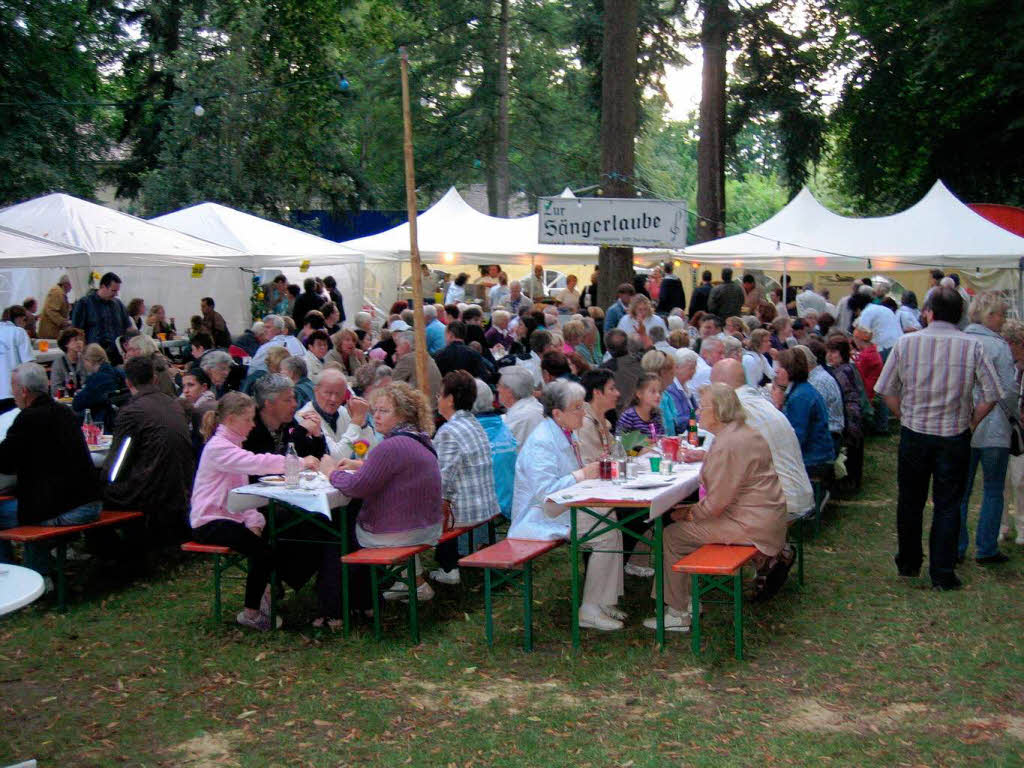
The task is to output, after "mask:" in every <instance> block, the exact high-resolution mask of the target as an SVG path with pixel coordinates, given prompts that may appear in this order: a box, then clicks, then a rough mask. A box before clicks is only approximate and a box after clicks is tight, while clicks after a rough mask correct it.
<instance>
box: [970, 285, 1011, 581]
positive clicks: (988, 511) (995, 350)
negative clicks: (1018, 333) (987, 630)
mask: <svg viewBox="0 0 1024 768" xmlns="http://www.w3.org/2000/svg"><path fill="white" fill-rule="evenodd" d="M1007 308H1008V307H1007V304H1006V300H1005V299H1004V298H1003V297H1002V296H1001V295H1000V294H999V293H997V292H996V291H983V292H982V293H979V294H978V295H977V296H975V297H974V300H973V301H971V307H970V310H969V317H970V319H971V323H970V325H968V326H967V327H966V328H965V329H964V333H966V334H968V335H969V336H970V337H971V338H972V339H978V340H979V341H980V342H981V345H982V346H983V347H984V348H985V357H987V358H988V359H989V360H990V361H991V362H992V365H993V366H994V367H995V370H996V374H997V375H998V376H999V383H1000V384H1001V385H1002V388H1003V393H1004V394H1005V397H1004V398H1003V399H1002V400H1000V401H999V402H998V403H997V404H996V407H995V408H993V409H992V410H991V411H990V412H989V414H988V415H987V416H986V417H985V418H984V419H982V420H981V423H980V424H978V426H977V427H976V428H975V430H974V434H973V435H972V436H971V460H970V463H969V464H968V465H967V488H966V490H965V491H964V497H963V501H962V502H961V504H960V543H959V549H958V551H957V554H958V555H959V557H960V558H961V559H962V558H963V557H964V556H965V555H966V553H967V545H968V543H969V538H970V534H969V532H968V527H967V503H968V500H969V499H970V498H971V489H972V488H973V486H974V475H975V473H976V472H977V469H978V464H981V474H982V477H983V483H984V486H983V490H982V494H981V511H980V512H979V513H978V527H977V530H976V531H975V535H974V558H975V560H976V561H977V562H978V563H979V564H980V565H988V564H992V563H1004V562H1006V561H1007V560H1009V557H1007V556H1006V555H1005V554H1003V553H1002V552H1000V551H999V524H1000V522H1001V521H1002V518H1003V490H1004V487H1005V485H1006V470H1007V467H1008V466H1009V461H1010V419H1011V418H1012V419H1019V418H1020V407H1019V403H1018V397H1017V392H1018V391H1019V390H1018V388H1017V378H1016V369H1015V368H1014V364H1013V353H1012V352H1011V351H1010V345H1009V344H1007V343H1006V340H1005V339H1004V338H1003V337H1002V336H1001V335H1000V334H1001V331H1002V329H1003V324H1004V323H1005V322H1006V311H1007Z"/></svg>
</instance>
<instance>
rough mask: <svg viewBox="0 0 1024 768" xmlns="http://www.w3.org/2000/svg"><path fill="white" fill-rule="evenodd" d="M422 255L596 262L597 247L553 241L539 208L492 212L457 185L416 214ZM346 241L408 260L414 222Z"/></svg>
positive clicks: (371, 254) (377, 255) (478, 260)
mask: <svg viewBox="0 0 1024 768" xmlns="http://www.w3.org/2000/svg"><path fill="white" fill-rule="evenodd" d="M416 230H417V238H418V243H419V249H420V258H422V259H423V261H424V262H425V263H431V264H486V263H489V262H493V261H500V262H502V263H515V264H529V263H531V262H532V261H544V262H546V263H551V264H594V263H595V262H596V261H597V248H595V247H594V246H589V245H550V244H548V243H540V242H538V240H537V214H533V215H532V216H523V217H521V218H518V219H502V218H498V217H496V216H488V215H487V214H485V213H480V211H477V210H476V209H474V208H472V207H471V206H470V205H469V203H467V202H466V201H465V200H463V199H462V195H460V194H459V193H458V190H456V189H455V187H451V188H450V189H449V190H448V191H447V192H445V194H444V196H443V197H442V198H441V199H440V200H438V201H437V202H436V203H434V204H433V205H432V206H430V208H428V209H427V210H425V211H424V212H423V213H421V214H420V215H419V217H418V218H417V220H416ZM342 245H346V246H348V247H349V248H353V249H355V250H358V251H363V252H364V253H366V254H367V258H368V259H369V258H374V259H379V260H395V261H405V260H407V259H408V258H409V256H410V253H409V224H408V222H406V223H404V224H399V225H398V226H396V227H392V228H391V229H389V230H387V231H385V232H381V233H379V234H376V235H369V236H368V237H360V238H357V239H355V240H348V241H346V242H344V243H342Z"/></svg>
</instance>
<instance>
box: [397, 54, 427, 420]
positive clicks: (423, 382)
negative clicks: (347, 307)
mask: <svg viewBox="0 0 1024 768" xmlns="http://www.w3.org/2000/svg"><path fill="white" fill-rule="evenodd" d="M398 52H399V60H400V62H401V65H402V123H403V124H404V127H405V141H404V145H405V147H404V149H405V204H406V207H407V208H408V210H409V263H410V265H411V266H412V301H413V328H414V331H413V332H414V334H415V338H416V345H415V350H414V353H415V355H416V383H417V385H418V386H419V388H420V391H422V392H423V393H424V394H426V395H428V396H429V395H430V383H429V380H428V379H427V326H426V324H425V322H424V318H423V276H422V274H421V273H420V247H419V243H418V241H417V239H416V170H415V168H414V166H413V157H412V112H411V111H410V109H409V54H408V52H407V51H406V50H405V46H404V45H403V46H402V47H401V48H399V49H398ZM430 405H431V407H434V405H435V404H434V403H431V404H430Z"/></svg>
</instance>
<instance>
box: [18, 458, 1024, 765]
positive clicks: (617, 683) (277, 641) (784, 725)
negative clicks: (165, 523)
mask: <svg viewBox="0 0 1024 768" xmlns="http://www.w3.org/2000/svg"><path fill="white" fill-rule="evenodd" d="M895 468H896V439H895V438H893V439H891V440H888V439H886V440H882V439H877V440H874V441H873V442H869V446H868V456H867V466H866V470H865V491H864V492H863V493H862V495H861V497H860V498H858V499H857V500H856V501H845V502H841V503H836V504H832V505H830V507H829V508H828V512H827V517H826V523H825V525H824V527H823V529H822V532H821V533H820V535H818V537H817V538H816V539H813V538H812V540H811V541H810V543H809V546H808V550H807V584H806V585H805V587H804V588H803V590H802V591H801V590H798V589H797V585H796V578H795V571H794V573H793V578H792V579H791V580H790V583H789V584H787V585H786V587H785V588H784V589H783V591H782V592H781V593H780V594H779V595H778V596H777V597H776V598H775V599H773V600H772V601H771V602H769V603H767V604H763V605H747V606H745V608H744V610H745V611H746V616H747V624H746V626H747V637H746V651H747V660H746V661H744V662H737V661H735V660H734V659H733V658H732V650H733V648H732V639H731V631H730V627H731V624H730V619H729V610H728V609H726V608H725V607H724V606H723V607H716V608H713V609H711V610H710V613H709V615H708V617H707V621H706V627H707V633H706V638H707V639H706V642H707V643H708V644H709V645H706V647H705V652H704V655H703V657H702V658H701V659H700V660H699V661H698V660H697V659H695V658H694V657H693V655H692V654H691V653H690V644H689V636H688V635H678V634H670V635H669V647H668V649H667V650H666V651H665V652H664V653H658V652H657V651H655V650H654V648H653V633H652V632H649V631H648V630H645V629H644V628H643V627H642V626H640V619H642V618H643V617H644V616H647V615H650V612H651V604H650V601H649V599H648V598H646V597H645V595H646V594H647V591H648V589H649V584H648V583H647V582H644V581H641V580H638V579H634V578H632V577H627V585H626V588H627V592H628V594H627V597H626V607H627V610H629V612H630V621H629V626H628V628H627V630H626V631H625V632H618V633H610V634H602V633H595V632H593V631H587V630H584V645H583V651H582V653H580V654H574V653H573V652H572V648H571V646H570V642H569V607H568V602H569V598H568V593H569V588H568V572H569V567H568V562H567V561H568V557H567V550H566V549H564V548H563V549H559V550H555V552H553V553H551V554H550V555H548V556H546V558H544V559H542V560H540V561H538V564H537V567H536V569H535V574H536V585H535V594H536V596H537V605H536V607H535V642H536V647H537V650H536V652H534V653H532V654H526V653H524V652H523V651H522V649H521V639H522V636H521V627H520V626H518V625H519V624H521V603H520V601H519V600H518V599H516V598H515V597H511V596H510V597H508V598H503V599H500V600H499V601H498V607H497V612H496V620H495V635H496V638H495V639H496V644H495V648H494V650H493V651H489V650H488V648H487V645H486V643H485V642H484V639H483V618H484V616H483V607H482V606H483V600H482V595H481V591H480V582H481V579H480V575H479V574H477V573H472V574H469V578H468V579H467V583H466V584H464V589H459V588H458V587H440V588H438V597H437V598H436V599H435V600H434V601H433V602H432V603H430V604H427V605H426V606H424V608H423V610H422V632H423V642H422V644H421V645H419V646H417V647H413V646H411V645H410V642H409V640H408V634H407V632H406V625H405V610H404V608H402V607H399V606H396V605H392V606H390V607H389V608H388V609H387V610H386V613H385V620H386V625H385V633H386V638H385V640H384V642H382V643H380V644H378V643H376V642H374V641H373V638H372V631H371V629H370V628H365V627H364V628H361V629H360V630H359V631H358V632H357V633H356V634H355V635H354V636H353V637H352V638H351V639H349V640H347V641H346V640H344V639H342V637H341V636H340V634H339V635H334V634H330V633H327V632H324V631H318V630H313V629H311V628H309V627H308V619H309V618H310V617H311V616H312V609H313V597H312V595H311V594H310V590H309V589H308V588H307V590H306V591H304V592H303V593H301V594H300V595H299V596H297V597H293V596H292V594H291V593H290V592H289V597H288V599H287V600H286V601H285V604H284V610H285V615H286V618H291V619H292V620H293V622H294V623H293V624H292V625H291V628H288V629H286V630H285V631H282V632H277V633H272V634H254V633H250V632H243V631H241V630H240V629H238V628H236V627H235V626H234V625H229V624H228V623H225V624H224V625H223V626H214V625H213V624H212V621H211V619H210V618H209V613H210V580H211V569H210V563H208V562H206V561H204V560H202V559H197V560H188V561H184V562H183V563H182V564H179V565H176V566H173V567H167V568H165V569H163V572H162V573H161V574H160V576H159V577H154V578H151V579H149V580H145V581H137V582H135V583H133V584H130V585H128V586H125V587H116V586H112V584H113V583H114V582H113V581H112V580H111V578H110V576H109V575H107V576H103V575H101V574H94V573H91V572H89V571H86V572H85V573H84V578H85V579H86V583H85V587H86V589H85V592H84V594H77V595H75V596H74V597H73V601H72V607H71V610H70V611H69V612H68V613H67V614H66V615H63V616H61V615H58V614H57V613H55V612H53V611H52V610H50V603H49V601H48V600H43V601H40V603H38V604H37V605H35V606H32V607H30V608H27V609H25V610H22V611H21V612H20V613H17V614H15V615H13V616H10V617H7V618H5V619H3V620H0V661H2V662H3V665H2V671H0V708H2V712H3V717H4V723H5V724H4V727H3V729H2V732H0V765H7V764H9V763H13V762H17V761H19V760H26V759H29V758H36V759H38V760H39V765H40V766H101V765H103V766H106V765H148V766H157V765H161V766H182V765H187V766H212V765H219V766H232V765H238V766H271V765H274V766H305V765H310V766H328V765H331V766H333V765H389V766H398V765H419V766H460V768H461V767H462V766H471V765H475V766H489V765H494V766H513V765H517V766H518V765H573V766H663V765H709V766H711V765H714V766H723V765H736V766H752V765H758V764H760V765H774V764H786V765H794V764H799V765H823V764H829V765H884V766H896V765H907V766H918V765H928V766H939V765H963V764H977V765H985V766H1004V765H1005V766H1009V765H1024V641H1022V636H1021V633H1022V629H1024V600H1022V591H1024V577H1022V571H1024V553H1022V552H1021V550H1020V548H1019V547H1015V546H1014V545H1013V544H1004V545H1003V547H1004V549H1005V550H1006V551H1010V550H1011V549H1012V550H1013V551H1012V558H1013V559H1012V560H1011V562H1009V563H1007V564H1005V565H1002V566H995V567H992V566H990V567H988V568H983V567H980V566H977V565H976V564H975V563H974V561H973V549H972V550H970V551H969V553H968V561H967V564H966V565H965V566H963V567H961V568H960V571H959V572H960V575H961V578H962V579H963V580H964V582H965V588H964V589H963V590H961V591H959V592H954V593H938V592H932V591H931V590H930V589H929V588H928V587H929V583H928V581H927V577H926V575H925V576H924V577H922V578H918V579H910V580H907V579H900V578H898V577H897V575H896V570H895V567H894V566H893V563H892V553H893V552H894V550H895V507H896V504H895V497H896V485H895V474H896V473H895ZM980 484H981V483H980V473H979V482H978V484H977V485H978V486H979V488H978V490H977V491H976V492H975V504H974V505H973V508H972V512H973V514H975V515H976V513H977V501H978V499H979V498H980ZM972 526H973V516H972ZM924 572H925V574H926V573H927V563H926V567H925V569H924ZM240 607H241V589H240V583H232V584H231V585H230V586H229V589H228V590H227V595H226V600H225V615H226V616H229V615H230V617H231V619H232V620H233V617H234V613H235V612H236V611H237V610H238V609H239V608H240Z"/></svg>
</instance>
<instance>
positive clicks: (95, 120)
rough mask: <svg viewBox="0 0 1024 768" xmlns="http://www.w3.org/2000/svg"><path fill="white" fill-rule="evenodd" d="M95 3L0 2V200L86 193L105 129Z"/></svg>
mask: <svg viewBox="0 0 1024 768" xmlns="http://www.w3.org/2000/svg"><path fill="white" fill-rule="evenodd" d="M109 23H110V16H109V13H108V9H107V8H106V7H105V6H104V5H103V4H102V3H95V4H94V3H89V2H83V1H81V0H67V2H45V1H44V2H37V1H36V0H31V2H30V1H29V0H2V1H0V50H2V51H3V55H2V56H0V102H2V103H3V105H4V106H3V107H0V200H3V201H8V202H12V201H16V200H20V199H24V198H27V197H32V196H35V195H39V194H42V193H45V192H50V191H51V190H53V189H55V188H59V189H66V190H68V191H69V192H74V193H77V194H81V195H86V196H88V195H91V194H92V192H93V188H94V185H95V183H96V179H97V173H98V165H99V163H101V162H102V161H103V160H104V159H105V154H104V149H105V145H106V135H105V132H106V130H107V128H108V126H107V125H106V123H105V115H104V112H103V110H102V109H100V108H98V107H95V106H89V104H91V103H95V102H97V101H99V100H101V99H103V98H104V96H105V93H104V88H103V82H102V80H101V78H100V67H101V66H102V65H103V64H104V61H105V52H106V48H105V45H104V40H105V34H104V33H105V30H106V29H107V25H108V24H109Z"/></svg>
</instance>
